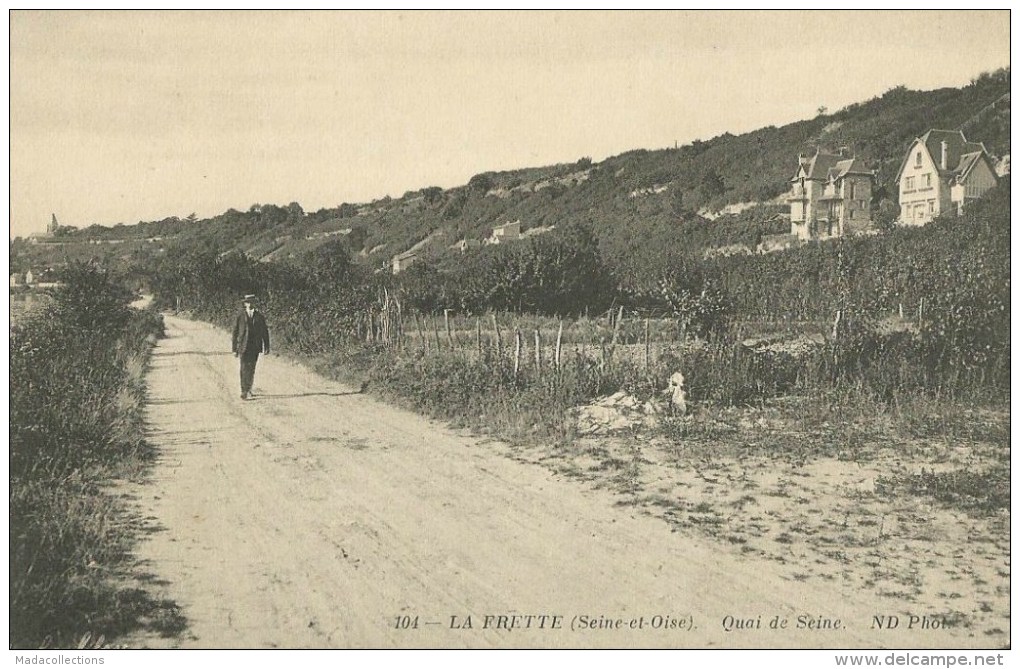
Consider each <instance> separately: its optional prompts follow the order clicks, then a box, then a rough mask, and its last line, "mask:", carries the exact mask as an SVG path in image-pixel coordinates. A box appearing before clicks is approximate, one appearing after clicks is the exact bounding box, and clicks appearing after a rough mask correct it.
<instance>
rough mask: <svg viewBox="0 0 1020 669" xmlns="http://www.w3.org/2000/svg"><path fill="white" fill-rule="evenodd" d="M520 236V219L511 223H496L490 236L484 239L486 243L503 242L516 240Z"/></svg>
mask: <svg viewBox="0 0 1020 669" xmlns="http://www.w3.org/2000/svg"><path fill="white" fill-rule="evenodd" d="M520 238H521V221H520V219H518V220H516V221H514V222H512V223H504V224H503V225H497V226H496V227H494V228H493V229H492V236H490V237H489V238H488V239H486V240H485V243H486V244H505V243H506V242H513V241H517V240H518V239H520Z"/></svg>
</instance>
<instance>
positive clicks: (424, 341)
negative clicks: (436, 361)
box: [414, 311, 432, 351]
mask: <svg viewBox="0 0 1020 669" xmlns="http://www.w3.org/2000/svg"><path fill="white" fill-rule="evenodd" d="M422 318H424V316H422ZM414 324H415V326H416V327H417V328H418V345H419V346H421V350H423V351H428V350H429V349H430V348H432V347H431V346H429V338H428V337H426V336H425V330H424V328H422V326H421V320H419V318H418V312H417V311H416V312H414Z"/></svg>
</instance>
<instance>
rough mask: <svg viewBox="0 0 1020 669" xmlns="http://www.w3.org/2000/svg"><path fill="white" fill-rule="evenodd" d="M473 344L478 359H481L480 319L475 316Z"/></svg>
mask: <svg viewBox="0 0 1020 669" xmlns="http://www.w3.org/2000/svg"><path fill="white" fill-rule="evenodd" d="M475 344H476V345H477V347H478V359H479V360H481V359H482V321H481V319H480V318H478V317H477V316H476V317H475Z"/></svg>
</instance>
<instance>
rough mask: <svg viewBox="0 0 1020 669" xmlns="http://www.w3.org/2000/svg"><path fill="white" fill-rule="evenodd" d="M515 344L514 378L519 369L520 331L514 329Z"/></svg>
mask: <svg viewBox="0 0 1020 669" xmlns="http://www.w3.org/2000/svg"><path fill="white" fill-rule="evenodd" d="M514 334H515V338H516V340H517V341H516V345H515V346H514V378H517V374H518V372H520V370H521V331H520V330H516V331H515V333H514Z"/></svg>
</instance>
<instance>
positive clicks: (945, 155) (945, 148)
mask: <svg viewBox="0 0 1020 669" xmlns="http://www.w3.org/2000/svg"><path fill="white" fill-rule="evenodd" d="M939 164H940V165H941V166H942V169H944V170H948V169H949V144H948V143H947V142H946V141H945V140H943V141H942V162H940V163H939Z"/></svg>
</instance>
